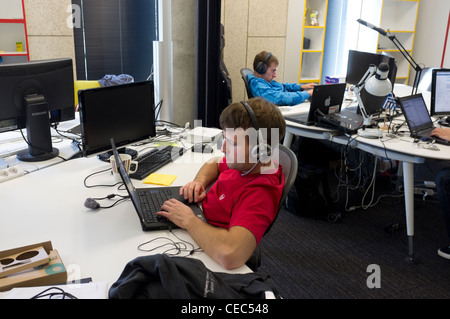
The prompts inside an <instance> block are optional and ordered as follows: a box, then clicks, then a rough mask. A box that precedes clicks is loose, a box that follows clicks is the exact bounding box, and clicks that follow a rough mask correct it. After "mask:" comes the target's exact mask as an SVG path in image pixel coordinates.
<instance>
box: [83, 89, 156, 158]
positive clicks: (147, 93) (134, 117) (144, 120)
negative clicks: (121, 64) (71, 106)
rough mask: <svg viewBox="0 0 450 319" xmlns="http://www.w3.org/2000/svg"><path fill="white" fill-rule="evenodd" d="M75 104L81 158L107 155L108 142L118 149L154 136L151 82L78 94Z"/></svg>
mask: <svg viewBox="0 0 450 319" xmlns="http://www.w3.org/2000/svg"><path fill="white" fill-rule="evenodd" d="M78 100H79V103H80V122H81V136H82V141H83V143H82V150H83V156H89V155H93V154H98V153H100V152H106V151H110V150H111V142H110V139H111V138H114V141H115V143H116V146H117V147H121V146H126V145H129V144H131V143H134V142H137V141H141V140H144V139H147V138H150V137H154V136H155V135H156V129H155V110H154V108H155V102H154V86H153V81H144V82H133V83H128V84H122V85H114V86H107V87H100V88H93V89H87V90H81V91H79V92H78ZM110 154H112V152H111V153H110ZM104 159H106V157H104Z"/></svg>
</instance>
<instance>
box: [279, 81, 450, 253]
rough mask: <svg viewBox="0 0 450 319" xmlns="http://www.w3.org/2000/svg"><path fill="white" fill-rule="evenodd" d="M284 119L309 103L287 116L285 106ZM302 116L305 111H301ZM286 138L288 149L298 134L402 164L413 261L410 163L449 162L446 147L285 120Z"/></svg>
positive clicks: (427, 96)
mask: <svg viewBox="0 0 450 319" xmlns="http://www.w3.org/2000/svg"><path fill="white" fill-rule="evenodd" d="M419 93H422V95H423V97H424V100H425V103H426V104H427V106H428V108H429V107H430V100H431V93H430V92H428V91H426V92H423V91H422V92H419ZM394 94H395V95H396V96H397V97H402V96H407V95H411V87H410V86H406V85H401V84H395V86H394ZM281 109H282V110H283V111H282V113H283V115H284V116H288V115H291V114H292V115H293V114H301V113H300V111H304V110H305V109H309V103H308V102H307V103H303V104H301V105H298V106H294V107H293V110H292V111H291V112H292V113H290V111H289V110H285V107H282V108H281ZM303 113H305V112H303ZM395 121H399V122H400V123H401V122H403V120H402V119H401V118H398V119H395ZM286 124H287V127H286V136H285V140H284V145H285V146H288V147H289V146H290V143H291V141H292V137H293V135H299V136H304V137H309V138H315V139H323V140H329V141H332V142H335V143H339V144H343V145H346V144H350V146H352V147H354V148H359V149H361V150H363V151H366V152H368V153H372V154H374V155H377V156H379V157H384V158H389V159H392V160H398V161H401V162H402V169H403V171H402V174H403V181H404V190H405V208H406V224H407V235H408V236H409V249H408V255H409V257H411V258H410V260H413V257H414V251H413V242H412V238H413V235H414V166H413V165H414V164H421V163H424V162H425V160H426V159H428V158H429V159H438V160H450V145H439V144H436V147H437V150H431V149H427V148H424V146H425V147H426V146H427V145H426V143H414V142H413V141H414V139H413V138H411V137H410V136H409V133H405V134H404V135H403V136H401V137H393V136H390V135H389V134H388V133H387V132H386V133H384V134H383V137H382V138H380V139H371V138H365V137H361V136H357V135H353V136H351V137H349V136H346V135H343V134H342V133H339V132H337V131H334V130H329V129H324V128H320V127H316V126H306V125H302V124H298V123H295V122H292V121H286ZM404 130H405V131H408V132H409V130H408V126H407V124H406V123H405V124H404Z"/></svg>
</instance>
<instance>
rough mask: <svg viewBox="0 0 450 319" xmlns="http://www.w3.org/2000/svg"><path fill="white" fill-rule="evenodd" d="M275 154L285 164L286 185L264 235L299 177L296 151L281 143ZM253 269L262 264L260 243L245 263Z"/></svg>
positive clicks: (280, 162)
mask: <svg viewBox="0 0 450 319" xmlns="http://www.w3.org/2000/svg"><path fill="white" fill-rule="evenodd" d="M272 151H273V156H272V158H274V159H277V158H278V162H279V164H280V165H281V166H283V175H284V187H283V193H282V194H281V199H280V204H279V205H278V210H277V214H276V216H275V219H274V220H273V222H272V224H270V226H269V227H268V228H267V230H266V232H265V233H264V236H266V235H267V234H268V233H269V231H270V230H271V229H272V226H273V224H274V223H275V221H276V219H277V217H278V214H279V213H280V210H281V209H282V208H283V205H284V204H285V203H286V200H287V197H288V195H289V192H290V191H291V188H292V186H293V185H294V182H295V179H296V178H297V170H298V161H297V156H295V154H294V152H293V151H292V150H291V149H289V148H288V147H286V146H284V145H281V144H280V145H279V147H277V148H275V149H273V150H272ZM245 264H246V265H247V266H248V267H249V268H250V269H251V270H253V271H256V270H257V269H258V267H259V266H260V265H261V249H260V246H259V245H258V246H257V247H256V249H255V251H254V252H253V254H252V255H251V256H250V258H249V260H248V261H247V262H246V263H245Z"/></svg>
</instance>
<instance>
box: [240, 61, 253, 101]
mask: <svg viewBox="0 0 450 319" xmlns="http://www.w3.org/2000/svg"><path fill="white" fill-rule="evenodd" d="M240 72H241V76H242V80H244V84H245V89H246V91H247V97H248V98H249V99H251V98H252V97H253V94H252V91H250V85H249V84H248V81H247V74H253V71H252V70H250V69H247V68H243V69H241V70H240Z"/></svg>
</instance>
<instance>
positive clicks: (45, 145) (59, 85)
mask: <svg viewBox="0 0 450 319" xmlns="http://www.w3.org/2000/svg"><path fill="white" fill-rule="evenodd" d="M74 104H75V102H74V79H73V65H72V59H69V58H67V59H54V60H37V61H26V62H20V63H5V64H3V63H2V64H0V132H6V131H12V130H16V129H23V128H26V129H27V143H28V145H29V147H28V150H27V151H26V152H19V153H18V154H17V157H18V158H19V159H20V160H23V161H41V160H47V159H50V158H53V157H55V156H57V155H58V153H59V152H58V151H57V149H54V148H53V147H52V142H51V134H50V124H51V123H58V122H63V121H68V120H72V119H74V118H75V105H74Z"/></svg>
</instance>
